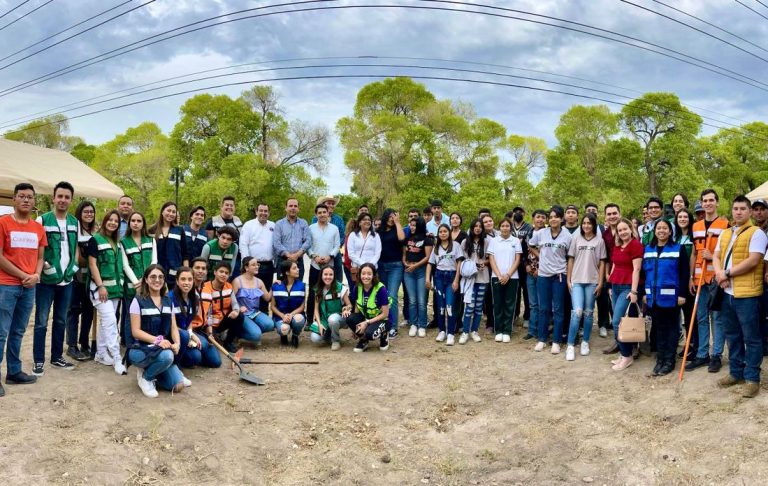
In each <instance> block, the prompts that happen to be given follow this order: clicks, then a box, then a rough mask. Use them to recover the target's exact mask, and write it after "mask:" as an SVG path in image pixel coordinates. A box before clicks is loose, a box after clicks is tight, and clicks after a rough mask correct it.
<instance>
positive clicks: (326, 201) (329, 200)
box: [312, 195, 367, 282]
mask: <svg viewBox="0 0 768 486" xmlns="http://www.w3.org/2000/svg"><path fill="white" fill-rule="evenodd" d="M317 204H318V205H320V204H323V205H325V207H327V208H328V222H329V223H331V224H332V225H334V226H336V227H337V228H338V229H339V239H340V241H341V242H340V244H339V248H341V247H342V246H344V241H346V235H345V231H346V226H345V223H344V218H342V217H341V216H339V215H338V214H335V213H334V212H333V211H334V210H335V209H336V205H337V204H339V198H338V197H334V196H331V195H328V196H321V197H319V198H317ZM366 208H367V206H366ZM315 223H317V216H312V224H315ZM343 259H344V257H343V256H342V254H341V252H339V253H337V254H336V256H335V257H334V259H333V273H334V274H335V275H336V280H338V281H339V282H341V280H342V275H343V274H342V261H343Z"/></svg>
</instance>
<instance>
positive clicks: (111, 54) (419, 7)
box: [0, 0, 768, 97]
mask: <svg viewBox="0 0 768 486" xmlns="http://www.w3.org/2000/svg"><path fill="white" fill-rule="evenodd" d="M331 1H336V0H305V1H301V2H288V3H283V4H277V5H272V6H269V7H258V8H253V9H246V10H244V11H253V10H261V9H264V8H274V7H277V6H286V5H291V6H296V5H304V4H312V3H327V2H331ZM421 1H429V2H431V3H436V2H439V3H452V4H459V5H464V6H468V5H470V6H477V4H471V3H466V2H456V1H446V0H421ZM482 7H486V8H493V9H499V10H512V9H506V8H502V7H494V6H484V5H483V6H482ZM369 8H370V9H385V8H401V9H410V10H427V11H445V12H457V13H462V14H466V13H471V14H479V15H485V16H490V17H496V18H506V19H513V20H520V21H524V22H529V23H534V24H538V25H546V26H550V27H555V28H559V29H563V30H568V31H573V32H579V33H583V34H586V35H590V36H594V37H598V38H601V39H606V40H610V41H613V42H617V43H620V44H624V45H628V46H632V47H635V48H637V49H642V50H645V51H649V52H653V53H656V54H660V55H662V56H665V57H668V58H671V59H675V60H678V61H680V62H683V63H686V64H689V65H692V66H696V67H699V68H701V69H704V70H707V71H710V72H712V73H715V74H718V75H720V76H724V77H726V78H729V79H732V80H734V81H738V82H740V83H743V84H747V85H750V86H752V87H755V88H757V89H760V90H763V91H766V92H768V84H766V83H764V82H762V81H758V80H756V79H754V78H750V77H748V76H745V75H743V74H740V73H736V72H735V71H730V70H728V69H726V68H723V67H721V66H717V65H713V64H711V63H708V62H706V61H701V60H698V59H696V58H693V57H691V56H688V55H686V54H681V55H682V56H684V57H688V58H690V59H693V60H694V61H697V62H703V63H704V64H710V65H713V66H715V67H716V68H717V69H721V70H722V71H730V72H732V73H734V74H735V76H734V75H731V74H728V73H727V72H721V71H718V70H716V69H713V68H711V67H707V66H705V65H702V64H698V63H697V62H694V61H689V60H688V59H685V58H683V57H679V56H676V55H672V54H668V53H666V52H663V51H659V50H657V49H652V48H649V47H645V46H642V45H638V44H634V43H632V42H629V41H626V40H622V39H616V38H613V37H609V36H607V35H603V34H598V33H595V32H589V31H585V30H581V29H577V28H574V27H568V26H564V25H559V24H552V23H549V22H544V21H539V20H532V19H527V18H522V17H516V16H511V15H505V14H500V13H494V12H486V11H478V10H467V9H455V8H447V7H435V6H425V5H392V4H379V5H343V6H325V7H318V6H314V7H305V8H300V9H288V10H278V11H273V12H267V13H261V14H256V15H249V16H245V17H240V18H236V19H229V20H224V21H220V22H216V23H214V24H211V25H205V26H201V27H197V28H194V29H191V30H187V31H184V32H179V33H176V34H174V35H172V36H169V37H164V38H161V39H157V38H158V37H162V36H163V35H166V34H168V33H171V32H175V31H179V30H182V29H184V28H187V27H189V26H192V25H197V24H201V23H204V22H208V21H210V20H212V19H218V18H221V17H227V16H231V15H235V14H238V13H242V12H244V11H243V10H241V11H237V12H230V13H228V14H224V15H220V16H217V17H212V18H209V19H204V20H201V21H198V22H194V23H192V24H187V25H185V26H181V27H177V28H175V29H171V30H169V31H166V32H161V33H159V34H155V35H153V36H150V37H147V38H145V39H142V40H139V41H136V42H133V43H131V44H127V45H125V46H122V47H119V48H117V49H113V50H111V51H108V52H105V53H102V54H99V55H97V56H94V57H91V58H89V59H85V60H83V61H80V62H78V63H76V64H72V65H70V66H67V67H64V68H61V69H59V70H57V71H53V72H51V73H48V74H45V75H43V76H40V77H37V78H34V79H32V80H29V81H26V82H24V83H20V84H17V85H15V86H11V87H8V88H6V89H4V90H2V91H0V97H3V96H7V95H9V94H11V93H14V92H16V91H19V90H22V89H26V88H28V87H31V86H35V85H37V84H40V83H42V82H45V81H49V80H51V79H55V78H58V77H60V76H63V75H65V74H68V73H71V72H74V71H77V70H80V69H83V68H85V67H88V66H91V65H93V64H97V63H100V62H103V61H106V60H108V59H112V58H114V57H118V56H121V55H123V54H127V53H129V52H132V51H135V50H137V49H141V48H143V47H148V46H150V45H153V44H157V43H159V42H163V41H166V40H170V39H173V38H175V37H179V36H182V35H186V34H189V33H192V32H197V31H200V30H204V29H207V28H211V27H214V26H218V25H223V24H228V23H231V22H238V21H241V20H247V19H253V18H261V17H267V16H272V15H278V14H283V13H298V12H316V11H323V10H330V11H335V10H344V9H369ZM528 15H536V16H541V15H539V14H530V13H529V14H528ZM543 17H547V18H554V17H549V16H543ZM555 19H557V18H555ZM557 20H559V21H562V22H567V23H574V22H571V21H567V20H563V19H557ZM576 24H578V25H582V26H585V25H586V24H579V23H576ZM587 27H589V28H591V29H595V30H600V31H605V32H610V33H612V34H614V35H617V36H620V37H624V38H628V39H630V40H634V41H637V42H642V43H646V44H648V45H653V46H657V47H660V48H661V49H666V50H669V51H670V52H677V51H672V50H671V49H669V48H666V47H663V46H658V45H656V44H652V43H649V42H647V41H643V40H641V39H637V38H634V37H629V36H626V35H624V34H620V33H618V32H614V31H608V30H606V29H599V28H596V27H592V26H587ZM150 39H156V40H154V41H152V42H149V43H147V44H143V45H140V46H137V44H142V43H143V42H146V41H147V40H150ZM130 46H136V47H133V48H131V49H129V50H125V51H123V52H118V51H122V50H123V49H126V48H127V47H130ZM103 56H108V57H103ZM100 58H101V59H100ZM737 76H739V77H737ZM742 78H744V79H742ZM747 80H749V81H747Z"/></svg>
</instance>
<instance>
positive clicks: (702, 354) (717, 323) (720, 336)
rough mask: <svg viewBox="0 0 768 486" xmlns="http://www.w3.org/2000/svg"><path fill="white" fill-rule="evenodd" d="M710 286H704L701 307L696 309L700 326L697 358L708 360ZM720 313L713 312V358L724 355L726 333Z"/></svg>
mask: <svg viewBox="0 0 768 486" xmlns="http://www.w3.org/2000/svg"><path fill="white" fill-rule="evenodd" d="M708 301H709V285H707V284H703V285H702V286H701V291H700V292H699V305H698V306H697V307H696V322H697V323H698V326H699V350H698V351H697V352H696V357H697V358H706V357H707V356H709V334H710V333H709V321H710V319H709V314H710V312H709V308H707V302H708ZM723 326H724V325H723V322H722V319H721V318H720V313H719V312H712V329H714V335H715V338H714V343H713V346H712V357H713V358H714V357H717V358H719V357H720V356H722V355H723V349H724V348H725V331H724V330H723Z"/></svg>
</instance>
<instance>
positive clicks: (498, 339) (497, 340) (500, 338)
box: [493, 334, 504, 343]
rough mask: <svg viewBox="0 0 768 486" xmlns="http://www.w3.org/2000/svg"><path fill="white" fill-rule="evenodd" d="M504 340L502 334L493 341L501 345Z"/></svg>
mask: <svg viewBox="0 0 768 486" xmlns="http://www.w3.org/2000/svg"><path fill="white" fill-rule="evenodd" d="M502 339H504V337H503V336H502V335H501V334H497V335H496V337H495V338H494V339H493V340H494V341H496V342H497V343H500V342H501V340H502Z"/></svg>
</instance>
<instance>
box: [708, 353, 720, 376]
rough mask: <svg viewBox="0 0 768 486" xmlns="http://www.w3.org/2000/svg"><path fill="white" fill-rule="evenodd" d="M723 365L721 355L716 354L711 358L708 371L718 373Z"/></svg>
mask: <svg viewBox="0 0 768 486" xmlns="http://www.w3.org/2000/svg"><path fill="white" fill-rule="evenodd" d="M722 367H723V362H722V360H721V359H720V356H714V357H713V358H712V359H711V360H709V368H708V369H707V371H709V372H710V373H717V372H718V371H720V368H722Z"/></svg>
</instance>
